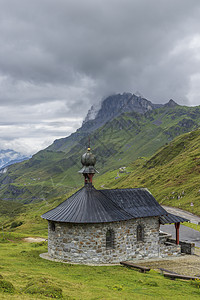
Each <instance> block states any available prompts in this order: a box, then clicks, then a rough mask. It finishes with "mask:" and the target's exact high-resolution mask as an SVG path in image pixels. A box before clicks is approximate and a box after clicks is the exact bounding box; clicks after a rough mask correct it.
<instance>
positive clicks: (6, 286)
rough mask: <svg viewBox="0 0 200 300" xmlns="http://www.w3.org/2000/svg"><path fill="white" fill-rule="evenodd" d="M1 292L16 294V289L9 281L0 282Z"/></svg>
mask: <svg viewBox="0 0 200 300" xmlns="http://www.w3.org/2000/svg"><path fill="white" fill-rule="evenodd" d="M0 291H1V292H3V293H10V294H12V293H14V291H15V288H14V286H13V284H12V283H11V282H10V281H7V280H3V279H1V280H0Z"/></svg>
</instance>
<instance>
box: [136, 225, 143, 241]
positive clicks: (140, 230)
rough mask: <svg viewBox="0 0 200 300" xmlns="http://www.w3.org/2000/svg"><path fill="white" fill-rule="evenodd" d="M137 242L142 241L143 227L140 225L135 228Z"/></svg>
mask: <svg viewBox="0 0 200 300" xmlns="http://www.w3.org/2000/svg"><path fill="white" fill-rule="evenodd" d="M137 241H138V242H143V241H144V227H143V226H142V225H141V224H139V225H138V226H137Z"/></svg>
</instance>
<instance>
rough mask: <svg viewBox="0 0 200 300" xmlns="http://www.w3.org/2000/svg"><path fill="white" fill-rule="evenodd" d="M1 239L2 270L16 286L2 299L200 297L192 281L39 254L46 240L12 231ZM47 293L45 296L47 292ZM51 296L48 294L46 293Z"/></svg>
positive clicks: (152, 272) (43, 250)
mask: <svg viewBox="0 0 200 300" xmlns="http://www.w3.org/2000/svg"><path fill="white" fill-rule="evenodd" d="M9 240H12V241H8V240H7V239H4V240H2V239H1V241H0V258H1V263H0V274H1V276H2V279H0V280H5V281H6V282H10V283H11V284H12V285H13V286H14V291H13V290H12V291H10V292H3V291H2V290H1V289H0V298H1V299H48V298H51V297H52V295H54V296H56V295H57V297H58V299H60V298H61V297H60V298H59V295H61V293H62V296H63V299H199V296H200V291H199V289H198V287H196V286H195V285H191V284H190V282H183V281H180V280H176V281H171V280H169V279H166V278H164V277H163V276H162V275H161V274H159V273H157V272H155V271H153V270H152V271H150V272H149V273H146V274H142V273H139V272H137V271H133V270H130V269H127V268H125V267H122V266H84V265H72V264H63V263H57V262H51V261H47V260H44V259H41V258H40V257H39V254H40V253H44V252H47V245H46V243H26V242H23V241H22V240H20V239H19V235H17V236H16V235H15V234H12V235H11V236H10V237H9ZM45 295H46V296H45ZM47 296H48V297H47Z"/></svg>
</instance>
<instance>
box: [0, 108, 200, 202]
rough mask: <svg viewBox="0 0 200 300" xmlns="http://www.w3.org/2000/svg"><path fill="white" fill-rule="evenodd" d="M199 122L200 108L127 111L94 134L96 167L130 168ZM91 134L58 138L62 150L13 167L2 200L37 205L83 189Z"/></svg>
mask: <svg viewBox="0 0 200 300" xmlns="http://www.w3.org/2000/svg"><path fill="white" fill-rule="evenodd" d="M199 124H200V106H198V107H184V106H178V105H177V106H173V107H170V106H163V107H161V108H158V109H155V110H152V111H149V112H148V113H146V114H138V113H135V112H130V113H124V114H121V115H120V116H119V117H117V118H115V119H113V120H112V121H109V122H107V123H106V124H105V125H103V126H102V127H101V128H98V129H97V130H95V131H94V132H93V133H90V139H91V144H92V151H93V153H94V154H95V155H96V157H97V165H96V168H97V170H99V171H100V174H99V175H97V177H98V176H99V177H101V176H102V175H103V174H104V173H105V172H108V171H111V170H114V169H116V168H119V167H121V166H124V165H125V166H127V165H128V164H129V163H131V162H133V161H134V160H136V159H137V158H138V157H143V156H145V157H150V156H151V155H152V154H153V153H155V151H157V150H158V149H159V148H160V147H161V146H163V145H165V144H166V143H168V142H169V141H171V140H172V139H173V138H174V137H176V136H178V135H180V134H183V133H185V132H189V131H191V130H194V129H196V128H198V127H199ZM79 131H80V130H78V131H77V132H79ZM86 135H87V132H84V134H82V135H76V138H75V137H74V135H72V136H71V137H69V138H67V139H61V140H58V141H56V144H57V146H58V143H59V147H57V149H62V151H60V150H56V151H54V150H53V149H54V146H53V145H52V146H50V147H48V148H47V149H45V150H43V151H40V152H38V153H37V154H35V155H34V156H33V157H32V158H31V159H30V160H29V161H26V162H22V163H20V164H15V165H12V166H10V167H8V170H7V172H6V173H3V174H1V176H0V183H1V189H0V199H2V200H9V201H10V200H17V201H20V202H22V203H31V202H33V201H34V202H37V201H42V200H43V199H53V198H55V197H58V196H62V195H63V194H66V193H68V192H70V191H73V190H74V189H76V188H78V187H80V186H81V185H82V182H83V180H82V177H81V176H80V174H78V170H80V168H81V163H80V157H81V155H82V154H83V153H84V151H85V149H86V148H87V143H88V138H87V137H86ZM66 141H67V142H66ZM69 141H70V143H71V144H70V143H69ZM66 143H67V144H66ZM69 144H70V146H69Z"/></svg>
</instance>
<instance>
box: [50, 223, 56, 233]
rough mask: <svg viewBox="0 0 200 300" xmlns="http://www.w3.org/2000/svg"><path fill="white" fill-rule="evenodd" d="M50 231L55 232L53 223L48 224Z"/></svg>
mask: <svg viewBox="0 0 200 300" xmlns="http://www.w3.org/2000/svg"><path fill="white" fill-rule="evenodd" d="M50 229H51V231H55V230H56V226H55V223H54V222H50Z"/></svg>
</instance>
